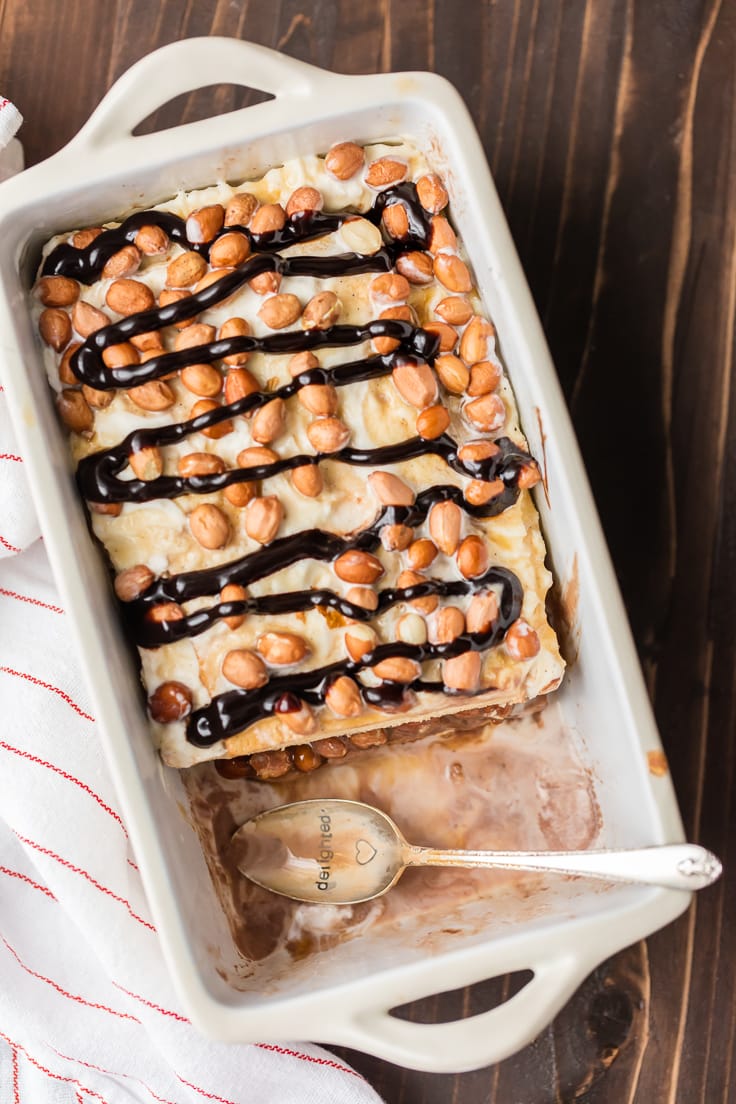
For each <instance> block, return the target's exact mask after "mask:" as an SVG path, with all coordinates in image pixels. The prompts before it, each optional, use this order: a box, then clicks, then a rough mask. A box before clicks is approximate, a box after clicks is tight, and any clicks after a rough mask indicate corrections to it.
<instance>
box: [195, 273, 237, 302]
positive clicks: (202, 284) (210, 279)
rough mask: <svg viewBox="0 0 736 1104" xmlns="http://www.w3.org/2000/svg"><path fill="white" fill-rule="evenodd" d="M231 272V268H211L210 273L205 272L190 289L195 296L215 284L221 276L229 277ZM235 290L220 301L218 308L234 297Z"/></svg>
mask: <svg viewBox="0 0 736 1104" xmlns="http://www.w3.org/2000/svg"><path fill="white" fill-rule="evenodd" d="M232 271H233V269H232V268H213V269H212V270H211V271H210V272H205V274H204V276H203V277H202V279H201V280H197V282H196V284H195V285H194V287H193V288H192V291H193V292H194V294H195V295H197V294H198V293H199V292H200V291H204V289H205V288H208V287H211V286H212V284H216V283H217V282H218V281H219V280H221V279H222V278H223V276H229V274H230V273H231V272H232ZM236 290H237V289H235V290H233V291H230V292H229V294H227V295H226V296H225V297H224V299H220V301H219V303H218V304H217V305H218V306H222V304H223V303H227V302H229V301H230V299H232V297H233V295H235V291H236Z"/></svg>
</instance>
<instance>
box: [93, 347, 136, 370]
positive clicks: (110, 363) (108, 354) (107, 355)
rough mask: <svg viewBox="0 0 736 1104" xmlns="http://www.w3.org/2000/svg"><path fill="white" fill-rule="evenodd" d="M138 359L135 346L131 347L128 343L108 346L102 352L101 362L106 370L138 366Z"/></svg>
mask: <svg viewBox="0 0 736 1104" xmlns="http://www.w3.org/2000/svg"><path fill="white" fill-rule="evenodd" d="M140 359H141V358H140V356H139V355H138V350H137V349H136V347H135V345H131V344H130V342H129V341H122V342H121V343H120V344H119V345H108V346H107V348H106V349H103V350H102V360H103V363H104V364H106V365H107V367H108V368H126V367H127V366H128V365H130V364H138V363H139V362H140Z"/></svg>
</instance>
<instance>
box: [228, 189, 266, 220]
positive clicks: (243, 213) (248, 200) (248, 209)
mask: <svg viewBox="0 0 736 1104" xmlns="http://www.w3.org/2000/svg"><path fill="white" fill-rule="evenodd" d="M257 207H258V200H257V199H256V197H255V196H254V195H251V193H250V192H239V193H238V195H234V196H233V198H232V199H231V200H230V201H229V202H228V205H227V207H226V208H225V226H247V225H248V223H249V222H250V220H251V219H252V217H253V213H254V212H255V210H256V208H257Z"/></svg>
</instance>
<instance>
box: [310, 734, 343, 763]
mask: <svg viewBox="0 0 736 1104" xmlns="http://www.w3.org/2000/svg"><path fill="white" fill-rule="evenodd" d="M312 747H313V748H314V750H315V751H316V752H317V754H318V755H322V756H324V758H325V759H343V758H344V757H345V756H346V755H347V753H348V749H347V747H346V745H345V744H344V743H343V741H342V740H341V739H340V737H339V736H325V738H324V740H314V741H313V742H312Z"/></svg>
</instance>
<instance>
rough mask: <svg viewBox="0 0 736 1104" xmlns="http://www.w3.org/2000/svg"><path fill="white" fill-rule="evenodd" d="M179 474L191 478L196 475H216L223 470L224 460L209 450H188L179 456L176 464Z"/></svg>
mask: <svg viewBox="0 0 736 1104" xmlns="http://www.w3.org/2000/svg"><path fill="white" fill-rule="evenodd" d="M176 470H177V471H178V473H179V475H180V476H182V478H184V479H191V478H192V477H193V476H197V475H217V474H219V473H220V472H224V470H225V461H224V460H223V459H222V457H220V456H215V455H214V454H213V453H211V452H188V453H187V454H186V456H181V457H180V458H179V463H178V464H177V466H176Z"/></svg>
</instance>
